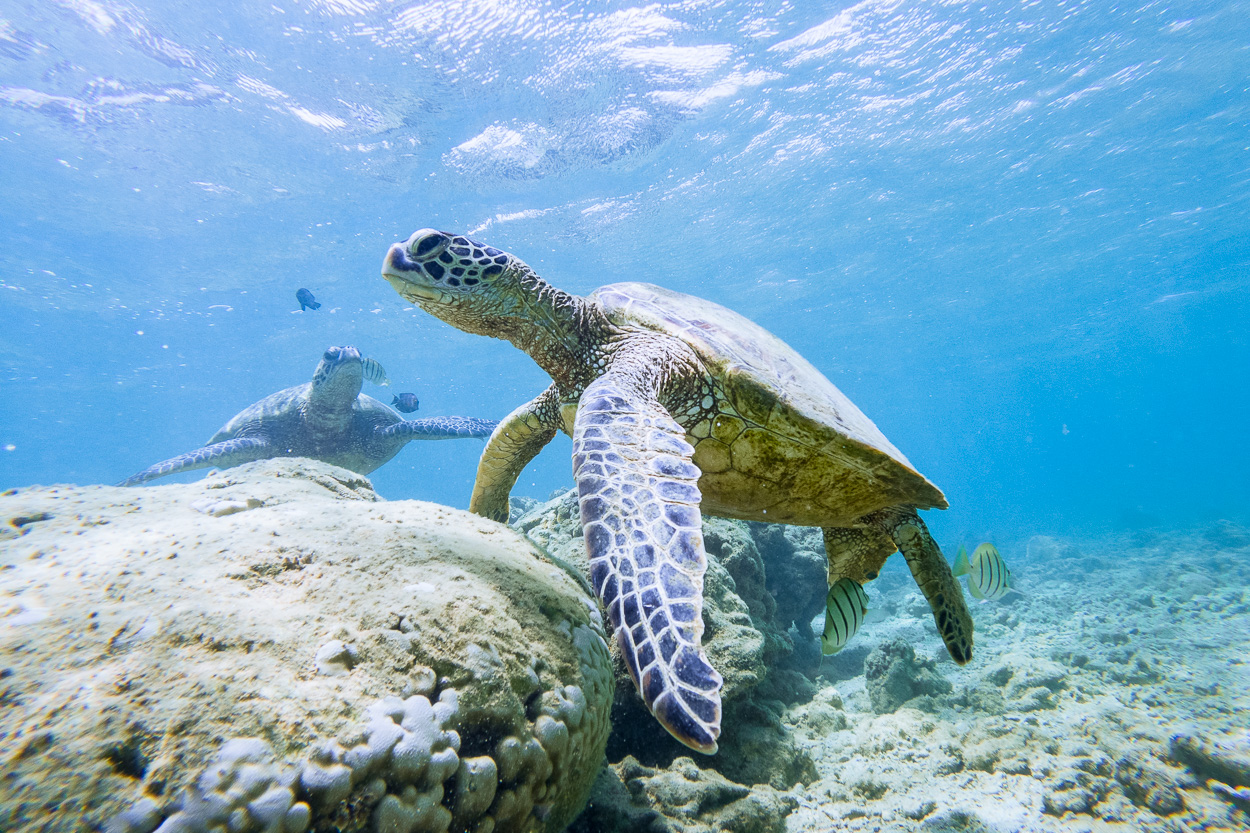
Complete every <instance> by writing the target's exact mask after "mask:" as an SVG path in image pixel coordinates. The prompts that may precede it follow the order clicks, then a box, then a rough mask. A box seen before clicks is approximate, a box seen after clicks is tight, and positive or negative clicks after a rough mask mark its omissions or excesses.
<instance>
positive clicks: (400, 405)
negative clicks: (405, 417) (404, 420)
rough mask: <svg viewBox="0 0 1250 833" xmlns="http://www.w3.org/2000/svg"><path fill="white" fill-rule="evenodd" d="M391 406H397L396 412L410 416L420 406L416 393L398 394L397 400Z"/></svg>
mask: <svg viewBox="0 0 1250 833" xmlns="http://www.w3.org/2000/svg"><path fill="white" fill-rule="evenodd" d="M391 404H392V405H394V406H395V410H397V411H399V412H400V413H403V414H410V413H412V412H413V411H415V410H416V409H417V407H418V406H420V404H421V403H420V402H418V401H417V395H416V394H415V393H397V394H395V398H394V399H392V400H391Z"/></svg>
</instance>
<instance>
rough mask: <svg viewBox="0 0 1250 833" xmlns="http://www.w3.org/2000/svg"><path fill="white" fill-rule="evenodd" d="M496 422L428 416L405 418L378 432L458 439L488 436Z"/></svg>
mask: <svg viewBox="0 0 1250 833" xmlns="http://www.w3.org/2000/svg"><path fill="white" fill-rule="evenodd" d="M498 424H499V423H497V422H495V421H494V420H493V419H478V418H476V417H461V416H448V417H428V418H426V419H405V420H403V421H401V422H397V423H395V424H394V425H388V426H386V427H385V428H379V429H378V433H379V434H383V435H385V436H388V437H402V438H404V439H407V440H459V439H464V438H466V437H489V436H490V432H491V431H494V430H495V426H496V425H498Z"/></svg>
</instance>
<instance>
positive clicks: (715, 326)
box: [382, 229, 972, 754]
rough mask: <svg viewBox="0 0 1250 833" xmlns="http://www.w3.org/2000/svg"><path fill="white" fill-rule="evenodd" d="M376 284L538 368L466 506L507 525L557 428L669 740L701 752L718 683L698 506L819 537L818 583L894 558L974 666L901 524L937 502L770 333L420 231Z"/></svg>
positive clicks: (948, 597) (709, 736)
mask: <svg viewBox="0 0 1250 833" xmlns="http://www.w3.org/2000/svg"><path fill="white" fill-rule="evenodd" d="M382 274H383V277H384V278H386V280H387V281H389V282H390V284H391V285H392V286H393V287H394V288H395V290H396V291H397V292H398V293H399V294H400V295H402V296H403V297H404V298H406V299H408V300H410V301H412V302H413V303H415V304H417V305H419V306H421V307H422V308H423V309H424V310H426V311H427V312H430V313H432V314H433V315H435V316H437V317H439V318H441V319H442V320H444V321H446V322H447V323H449V324H452V325H453V326H456V327H458V328H460V329H462V330H465V331H467V332H471V333H477V334H481V335H490V336H495V337H497V338H504V339H507V340H509V341H511V342H512V343H513V344H515V345H516V346H517V347H519V348H520V349H522V350H524V351H525V352H526V353H528V354H529V355H530V356H531V357H532V358H533V359H534V360H535V361H536V362H537V363H538V364H539V366H541V367H542V368H543V369H544V370H545V371H547V373H548V374H550V376H551V378H552V385H551V387H549V388H548V389H547V390H545V391H544V392H543V393H541V394H539V395H538V396H537V397H536V398H534V399H533V400H532V401H530V402H528V403H526V404H525V405H522V406H521V407H519V408H517V409H516V410H515V411H514V412H513V413H512V414H510V415H509V416H508V417H507V418H506V419H505V420H504V421H503V422H502V423H500V425H499V427H498V428H497V429H495V432H494V433H493V434H492V435H491V438H490V440H489V441H488V442H487V445H486V449H485V450H484V451H483V454H482V459H481V462H480V463H479V465H478V472H477V480H476V482H475V484H474V488H473V497H472V500H471V502H470V509H472V510H473V511H475V512H477V513H479V514H482V515H485V516H487V517H490V518H494V519H496V520H500V521H505V520H506V519H507V517H508V495H509V493H510V492H511V490H512V486H513V485H514V484H515V482H516V479H517V476H518V475H519V474H520V472H521V470H522V469H523V468H524V467H525V465H526V464H528V463H529V461H530V460H532V459H533V458H534V456H535V455H536V454H538V452H539V451H540V450H541V449H542V448H543V446H545V445H546V444H547V442H549V441H550V440H551V438H552V437H554V436H555V433H556V432H557V431H561V430H562V431H564V432H565V433H567V434H569V435H570V436H571V437H572V438H573V474H574V478H575V479H576V481H577V488H578V493H579V499H580V508H581V520H582V525H583V528H584V531H585V538H586V546H587V551H588V554H589V557H590V572H591V583H592V585H593V586H594V589H595V591H596V593H597V594H598V596H599V599H600V601H601V602H602V603H603V606H604V608H605V610H606V611H607V613H608V616H609V619H610V620H611V623H612V626H613V628H614V631H615V635H616V639H617V642H618V643H619V645H620V647H621V653H622V655H623V656H624V658H625V661H626V665H627V666H628V668H629V673H630V675H631V676H632V678H633V680H634V683H635V685H636V686H637V687H638V691H639V693H640V694H641V695H642V698H643V700H644V702H646V704H647V706H648V707H649V708H650V709H651V711H652V713H653V714H654V715H655V716H656V718H657V719H658V720H659V721H660V723H661V724H662V725H663V726H664V727H665V728H666V729H668V731H669V732H670V733H671V734H672V735H673V736H674V737H676V738H677V739H678V740H680V741H681V742H682V743H684V744H686V745H687V746H689V747H691V748H692V749H695V750H698V751H701V752H705V753H709V754H710V753H714V752H715V751H716V739H717V737H718V736H719V733H720V718H721V704H720V687H721V677H720V675H719V674H718V673H717V672H716V670H715V669H714V668H712V666H711V665H710V663H709V662H708V661H707V657H706V656H705V655H704V653H703V651H702V648H701V644H700V643H701V639H702V632H703V623H702V618H701V610H702V588H703V573H704V569H705V567H706V564H707V560H706V554H705V552H704V548H703V536H702V515H701V513H702V512H707V513H709V514H714V515H721V516H725V517H731V518H741V519H745V520H753V521H771V522H777V523H789V524H798V525H804V526H818V527H821V528H822V529H823V531H824V540H825V549H826V552H827V555H828V561H829V570H828V575H829V583H830V585H831V586H832V585H833V583H834V582H836V581H838V580H839V579H841V578H843V577H849V578H851V579H854V580H855V581H856V582H859V583H860V584H863V583H864V582H867V581H869V580H871V579H873V578H876V576H877V574H878V572H879V571H880V569H881V567H882V565H883V564H884V563H885V560H886V558H888V557H889V556H890V555H891V554H892V553H894V552H895V551H896V550H897V551H901V552H902V553H903V556H904V558H905V559H906V560H907V564H908V566H909V567H910V569H911V571H912V575H913V576H914V578H915V579H916V582H917V584H918V585H919V586H920V588H921V590H922V592H923V593H924V595H925V597H926V598H927V599H928V601H929V604H930V606H931V608H932V610H933V615H934V619H935V622H936V624H937V628H938V633H939V634H940V635H941V637H942V639H943V641H944V642H945V644H946V647H947V650H948V651H949V653H950V655H951V657H952V658H953V659H954V660H955V661H956V662H957V663H959V664H961V665H962V664H964V663H966V662H968V661H969V660H970V659H971V658H972V618H971V616H970V615H969V613H968V609H967V607H966V606H965V604H964V600H963V595H962V593H961V592H960V589H959V585H958V583H957V582H956V581H955V579H954V577H953V576H952V575H951V570H950V566H949V565H948V564H947V563H946V560H945V558H943V556H942V553H941V550H940V549H939V548H938V546H937V544H936V542H934V540H933V538H932V536H930V534H929V532H928V529H927V528H926V527H925V525H924V522H923V521H922V520H921V519H920V517H919V515H918V514H917V510H920V509H930V508H943V509H944V508H946V505H947V504H946V499H945V498H944V497H943V495H942V493H941V491H940V490H938V488H937V487H936V486H934V485H933V484H932V483H930V482H929V481H928V480H926V479H925V478H924V477H923V476H922V475H921V474H919V473H918V472H917V471H916V470H915V468H914V467H913V466H912V465H911V463H909V462H908V460H907V458H906V457H904V456H903V454H902V453H901V452H900V451H899V450H898V449H897V448H895V447H894V446H893V445H892V444H891V443H890V442H889V440H887V439H886V438H885V437H884V436H883V435H882V434H881V432H880V431H879V430H878V429H877V427H876V426H875V425H874V424H873V423H872V421H871V420H870V419H868V417H867V416H865V415H864V413H863V412H862V411H860V410H859V408H857V407H856V406H855V405H854V404H853V403H852V402H851V401H850V400H849V399H847V398H846V396H845V395H843V394H842V392H841V391H839V390H838V389H837V388H836V387H834V385H833V383H832V382H830V381H829V380H828V379H826V378H825V377H824V376H823V375H821V373H820V372H819V371H818V370H816V368H815V367H813V366H812V365H811V364H810V363H809V362H807V361H806V360H805V359H804V358H803V357H802V356H800V355H799V354H798V353H796V352H795V351H794V349H793V348H791V347H790V346H788V345H787V344H785V342H783V341H781V340H780V339H778V338H777V337H776V336H774V335H772V334H771V333H769V332H768V331H766V330H764V329H763V328H762V327H760V326H759V325H757V324H755V323H753V322H751V321H749V320H747V319H746V318H743V317H742V316H741V315H738V314H737V313H735V312H732V311H730V310H728V309H726V308H724V307H722V306H719V305H718V304H715V303H712V302H710V301H707V300H703V299H700V298H695V297H692V296H689V295H683V294H680V293H677V292H672V291H669V290H666V289H663V288H661V287H658V286H652V285H650V284H643V283H618V284H611V285H609V286H604V287H602V288H600V289H598V290H596V291H595V292H594V293H592V294H591V295H590V296H588V297H585V298H582V297H579V296H576V295H571V294H569V293H566V292H563V291H561V290H559V289H556V288H555V287H553V286H551V285H550V284H548V283H546V282H545V281H543V280H542V279H541V278H539V277H538V275H536V274H535V273H534V271H533V270H532V269H530V268H529V267H528V266H527V265H526V264H525V263H523V262H522V261H521V260H520V259H519V258H517V257H515V256H513V255H510V254H508V253H506V252H502V251H500V250H498V249H495V248H493V247H490V246H487V245H484V244H482V243H479V242H477V241H475V240H472V239H470V238H468V237H465V236H462V235H454V234H448V233H446V232H441V231H436V230H434V229H421V230H419V231H417V232H415V233H413V235H412V236H411V237H409V238H408V240H406V241H404V242H403V243H397V244H395V245H393V246H392V247H391V248H390V250H389V251H388V252H387V255H386V258H385V260H384V262H383V268H382Z"/></svg>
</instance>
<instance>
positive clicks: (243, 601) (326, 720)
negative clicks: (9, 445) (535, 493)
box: [0, 460, 613, 833]
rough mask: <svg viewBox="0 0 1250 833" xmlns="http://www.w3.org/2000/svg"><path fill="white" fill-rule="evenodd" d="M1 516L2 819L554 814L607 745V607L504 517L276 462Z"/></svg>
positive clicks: (387, 824) (36, 500) (426, 819)
mask: <svg viewBox="0 0 1250 833" xmlns="http://www.w3.org/2000/svg"><path fill="white" fill-rule="evenodd" d="M223 507H229V508H230V511H228V512H225V511H216V510H218V509H221V508H223ZM0 527H4V528H6V529H9V530H12V531H13V534H11V535H9V536H7V537H8V540H7V541H6V542H5V543H4V545H3V549H0V703H2V704H4V708H3V709H0V759H2V760H4V761H5V767H4V772H3V774H2V775H0V828H4V829H12V830H17V829H21V830H23V831H52V830H65V829H79V828H90V827H95V828H99V829H108V830H110V831H113V832H114V833H150V831H152V830H154V829H159V830H160V831H161V833H175V831H188V833H189V832H190V831H208V830H223V829H230V830H233V831H239V833H249V831H266V833H278V832H279V831H280V833H303V831H305V830H314V831H324V832H328V831H357V830H361V831H364V830H373V831H388V833H389V831H403V832H404V833H413V831H448V830H452V829H454V830H457V831H459V830H473V831H475V833H490V831H506V830H527V831H528V830H549V831H557V830H560V829H562V828H563V827H564V826H565V825H566V824H567V823H568V822H569V821H570V820H571V819H572V818H573V817H574V816H575V815H576V814H577V812H578V811H579V810H580V809H581V807H582V805H583V803H584V801H585V799H586V797H587V795H588V793H589V790H590V788H591V785H592V784H593V782H594V779H595V776H596V773H597V772H598V770H599V768H600V765H601V761H602V759H603V750H604V747H605V744H606V740H607V735H608V730H609V710H610V706H611V702H612V697H613V671H612V666H611V659H610V656H609V653H608V649H607V644H606V641H605V635H604V632H603V624H602V620H601V618H600V615H599V613H598V609H597V606H596V605H595V603H594V601H593V599H591V598H590V597H589V596H588V595H587V593H586V591H585V589H584V587H583V585H582V583H581V582H580V581H579V580H578V579H577V578H575V577H574V576H572V575H570V574H569V573H568V572H567V571H566V570H565V569H564V568H562V567H561V566H560V565H558V564H555V563H552V562H551V561H548V560H545V559H544V558H543V557H542V555H541V553H539V552H537V551H536V550H535V549H534V548H533V547H532V546H531V545H530V544H529V543H528V542H526V541H525V540H524V539H523V538H521V537H520V536H517V535H516V534H514V533H511V532H509V531H507V530H505V529H503V528H501V527H499V526H498V525H496V524H492V523H490V522H488V521H485V520H483V519H480V518H477V517H475V516H472V515H469V514H468V513H464V512H459V511H456V510H452V509H447V508H445V507H440V506H435V505H433V504H423V503H418V502H414V501H402V502H393V503H391V502H379V501H378V499H377V496H376V495H375V494H374V493H373V491H372V488H371V487H370V486H369V483H368V481H367V480H366V479H365V478H363V477H361V476H359V475H355V474H352V473H350V472H347V471H345V470H342V469H336V468H334V467H332V466H328V465H325V464H321V463H314V462H311V461H304V460H271V461H263V462H259V463H254V464H250V465H248V466H242V467H239V468H235V469H230V470H227V471H225V472H222V473H219V474H217V475H215V476H210V477H209V478H207V479H206V480H204V481H200V482H199V483H195V484H190V485H170V486H158V487H152V488H146V489H142V490H135V489H114V488H111V487H85V488H73V487H52V488H31V489H23V490H21V491H17V492H13V491H11V492H8V493H6V494H5V495H4V496H2V497H0Z"/></svg>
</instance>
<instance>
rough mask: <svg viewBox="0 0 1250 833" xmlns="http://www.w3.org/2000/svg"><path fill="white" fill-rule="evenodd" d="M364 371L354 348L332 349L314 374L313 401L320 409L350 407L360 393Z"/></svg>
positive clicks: (323, 357)
mask: <svg viewBox="0 0 1250 833" xmlns="http://www.w3.org/2000/svg"><path fill="white" fill-rule="evenodd" d="M363 381H364V368H363V366H362V364H361V360H360V351H359V350H357V349H356V348H355V347H331V348H329V349H327V350H326V352H325V355H324V356H322V357H321V362H320V364H318V365H317V369H316V370H315V371H313V378H312V392H311V394H310V396H311V398H312V400H313V401H314V402H316V403H317V404H318V406H319V407H330V408H333V407H335V406H338V407H343V406H347V407H350V406H351V403H352V402H355V401H356V397H357V396H358V395H359V394H360V386H361V384H362V383H363Z"/></svg>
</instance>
